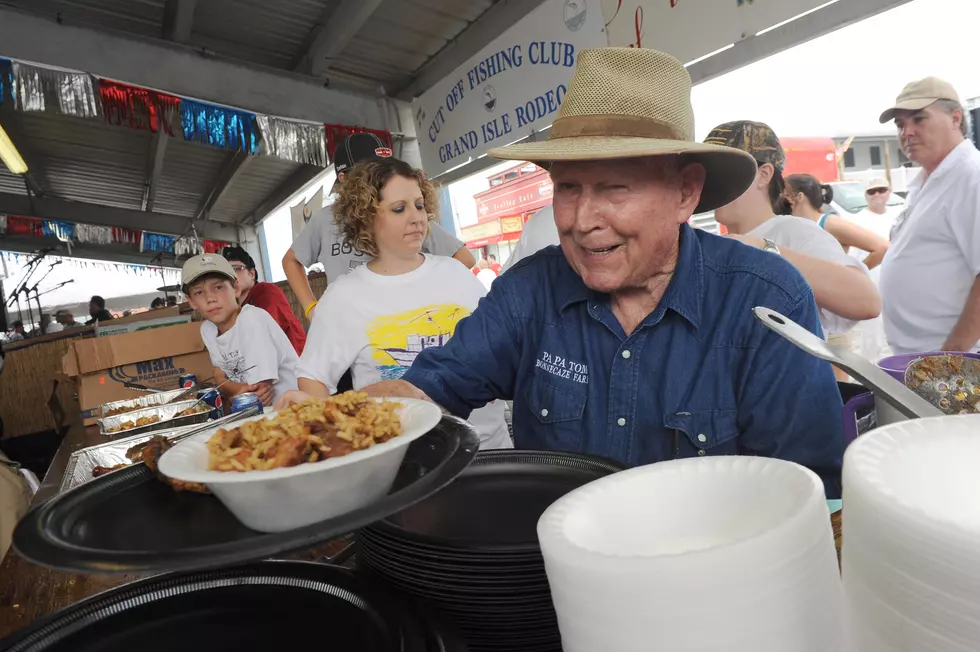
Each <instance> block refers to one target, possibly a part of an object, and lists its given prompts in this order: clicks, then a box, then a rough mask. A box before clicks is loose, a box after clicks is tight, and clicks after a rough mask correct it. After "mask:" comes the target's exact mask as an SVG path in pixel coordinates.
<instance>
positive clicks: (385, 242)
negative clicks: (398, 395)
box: [280, 159, 513, 449]
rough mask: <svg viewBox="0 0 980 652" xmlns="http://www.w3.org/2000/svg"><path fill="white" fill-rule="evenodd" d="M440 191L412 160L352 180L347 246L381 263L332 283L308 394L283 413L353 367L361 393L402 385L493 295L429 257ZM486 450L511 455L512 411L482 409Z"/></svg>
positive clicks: (310, 353)
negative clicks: (420, 358) (425, 246)
mask: <svg viewBox="0 0 980 652" xmlns="http://www.w3.org/2000/svg"><path fill="white" fill-rule="evenodd" d="M436 204H437V202H436V193H435V190H434V188H433V187H432V184H431V183H429V181H428V180H427V179H426V178H425V175H424V174H423V173H422V172H421V171H420V170H416V169H414V168H412V167H411V166H410V165H408V164H407V163H405V162H404V161H400V160H398V159H386V160H384V161H378V162H371V163H364V164H361V165H358V166H357V167H355V168H354V169H353V170H352V171H351V172H350V173H348V174H347V176H346V177H345V179H344V181H343V184H342V185H341V187H340V192H339V193H338V197H337V201H336V202H335V204H334V219H336V221H337V225H338V226H339V227H340V229H341V231H342V232H343V234H344V240H345V241H346V243H347V244H349V245H350V246H352V247H353V248H355V249H356V250H358V251H360V252H363V253H364V254H366V255H368V256H370V257H371V260H370V261H368V263H367V264H365V265H361V266H360V267H357V268H356V269H354V270H352V271H351V272H350V273H348V274H346V275H345V276H343V277H342V278H341V279H340V280H339V281H337V282H335V283H331V284H330V285H329V286H328V287H327V291H326V292H325V293H324V295H323V297H322V298H321V299H320V303H319V307H318V308H317V311H316V313H314V316H313V324H312V325H311V327H310V332H309V336H308V338H307V345H306V348H305V350H304V351H303V355H302V357H301V358H300V364H299V368H298V370H297V371H298V376H299V389H300V391H299V392H297V393H293V392H290V393H289V394H287V395H284V396H283V397H282V399H281V400H280V406H282V405H286V404H288V403H289V402H291V401H294V400H301V399H302V398H305V397H306V396H308V395H312V396H319V397H326V396H328V395H329V394H331V393H334V392H336V390H337V382H338V381H339V380H340V377H341V376H342V375H343V373H344V372H345V371H347V369H348V368H349V369H351V371H352V373H353V380H354V388H355V389H359V388H361V387H364V386H366V385H370V384H372V383H375V382H378V381H380V380H392V379H397V378H401V376H402V374H404V373H405V372H406V371H407V370H408V368H409V367H410V366H411V364H412V361H413V360H414V359H415V356H416V355H417V354H418V353H419V351H421V350H422V349H425V348H428V347H430V346H441V345H442V344H444V343H445V342H446V341H448V340H449V338H450V337H452V334H453V332H454V331H455V329H456V323H457V322H459V321H460V320H461V319H463V318H464V317H466V316H468V315H469V314H470V313H471V312H472V311H473V310H474V309H475V308H476V305H477V303H479V301H480V299H481V298H483V296H484V295H485V294H486V289H485V288H484V287H483V284H482V283H480V281H478V280H477V279H476V278H475V277H474V276H473V274H471V273H470V271H469V270H468V269H467V268H466V267H465V266H463V265H461V264H460V263H459V262H457V261H456V260H454V259H452V258H448V257H445V256H433V255H431V254H423V253H422V241H423V240H425V234H426V231H427V230H428V223H429V216H430V215H433V214H435V213H436V210H437V206H436ZM470 422H471V423H472V424H473V426H474V427H475V428H476V429H477V431H478V432H479V433H480V441H481V444H480V445H481V448H483V449H488V448H511V447H512V446H513V444H512V443H511V440H510V437H509V435H508V432H507V425H506V423H505V421H504V406H503V403H501V402H499V401H495V402H493V403H490V404H488V405H486V406H485V407H482V408H480V409H477V410H474V411H473V413H472V414H471V415H470Z"/></svg>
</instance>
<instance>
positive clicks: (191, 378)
mask: <svg viewBox="0 0 980 652" xmlns="http://www.w3.org/2000/svg"><path fill="white" fill-rule="evenodd" d="M177 384H178V386H179V387H180V388H181V389H190V388H191V387H193V386H194V385H196V384H197V376H196V375H195V374H181V375H180V376H179V377H178V378H177Z"/></svg>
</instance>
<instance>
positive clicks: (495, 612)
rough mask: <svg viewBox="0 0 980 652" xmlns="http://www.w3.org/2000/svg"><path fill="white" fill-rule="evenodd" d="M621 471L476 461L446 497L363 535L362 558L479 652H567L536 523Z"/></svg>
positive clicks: (597, 465) (580, 458)
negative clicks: (562, 501) (561, 501)
mask: <svg viewBox="0 0 980 652" xmlns="http://www.w3.org/2000/svg"><path fill="white" fill-rule="evenodd" d="M622 468H623V467H622V466H620V465H618V464H616V463H614V462H609V461H606V460H602V459H598V458H594V457H588V456H584V455H574V454H571V453H551V452H537V451H488V452H485V453H479V454H478V455H477V457H476V459H475V460H474V461H473V463H472V464H471V465H470V467H469V468H468V469H467V470H466V471H464V472H463V473H462V474H461V475H460V476H459V477H458V478H457V479H456V480H455V481H454V482H453V483H452V484H450V485H449V486H448V487H446V488H445V489H443V490H442V491H440V492H439V493H437V494H435V495H433V496H430V497H429V498H427V499H425V500H423V501H422V502H420V503H417V504H415V505H413V506H412V507H409V508H408V509H406V510H404V511H402V512H399V513H397V514H395V515H393V516H390V517H388V518H387V519H385V520H383V521H380V522H378V523H376V524H374V525H372V526H370V527H368V528H365V529H363V530H361V532H360V534H359V535H358V542H359V546H360V549H359V555H358V559H359V561H360V564H361V566H362V567H363V568H365V569H368V570H370V571H371V572H372V573H373V574H375V575H377V576H379V577H380V578H382V579H383V580H384V581H386V582H388V583H389V584H391V585H392V586H394V587H397V588H398V589H400V590H401V591H403V592H405V593H408V594H410V595H413V596H415V597H417V598H419V599H420V600H422V601H423V602H426V603H428V604H430V605H433V606H435V607H437V608H438V609H439V610H440V611H441V612H442V613H444V614H445V615H446V616H448V617H449V618H450V619H452V621H453V622H454V623H455V625H456V626H457V628H458V629H459V631H460V632H461V634H462V635H463V638H464V639H465V640H466V643H467V644H468V645H469V648H470V650H472V651H473V652H484V651H488V652H489V651H490V650H493V651H498V652H504V651H507V650H514V651H518V650H519V651H521V652H545V651H549V650H561V638H560V635H559V632H558V623H557V621H556V619H555V611H554V608H553V607H552V603H551V593H550V591H549V589H548V578H547V576H546V575H545V570H544V561H543V559H542V557H541V550H540V548H539V547H538V537H537V523H538V518H540V516H541V514H542V513H544V511H545V509H547V508H548V506H549V505H551V504H552V503H553V502H554V501H555V500H557V499H558V498H560V497H561V496H563V495H565V494H566V493H568V492H569V491H571V490H573V489H576V488H578V487H580V486H582V485H584V484H586V483H588V482H591V481H592V480H595V479H597V478H600V477H603V476H605V475H609V474H610V473H615V472H616V471H619V470H621V469H622Z"/></svg>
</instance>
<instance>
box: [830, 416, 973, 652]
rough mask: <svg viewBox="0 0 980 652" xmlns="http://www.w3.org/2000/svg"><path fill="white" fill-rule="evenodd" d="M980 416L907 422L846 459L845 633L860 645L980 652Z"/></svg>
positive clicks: (870, 649) (879, 650) (898, 650)
mask: <svg viewBox="0 0 980 652" xmlns="http://www.w3.org/2000/svg"><path fill="white" fill-rule="evenodd" d="M978 432H980V417H978V416H976V415H967V416H943V417H936V418H931V419H915V420H909V421H903V422H901V423H896V424H893V425H890V426H886V427H883V428H880V429H877V430H875V431H873V432H870V433H868V434H866V435H863V436H862V437H860V438H858V440H857V441H856V442H855V443H854V444H853V445H851V447H850V448H848V450H847V453H846V454H845V456H844V503H845V504H846V505H847V508H846V509H845V510H844V523H843V529H844V532H845V533H846V535H845V536H844V547H843V550H842V554H841V558H842V560H843V574H844V578H845V583H844V592H845V607H846V613H847V616H846V631H847V634H848V648H847V649H849V650H854V651H855V652H857V651H860V652H885V651H886V650H887V651H888V652H922V651H924V650H929V651H931V652H967V651H970V652H975V651H976V650H977V649H978V641H980V501H978V500H977V496H978V495H980V474H978V473H977V468H978V466H980V437H978Z"/></svg>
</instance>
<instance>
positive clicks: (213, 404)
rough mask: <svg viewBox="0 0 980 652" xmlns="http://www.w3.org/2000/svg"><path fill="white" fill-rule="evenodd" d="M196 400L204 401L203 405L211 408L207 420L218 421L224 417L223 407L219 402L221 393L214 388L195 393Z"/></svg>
mask: <svg viewBox="0 0 980 652" xmlns="http://www.w3.org/2000/svg"><path fill="white" fill-rule="evenodd" d="M197 398H198V400H200V399H204V403H205V405H207V406H208V407H210V408H211V411H210V412H208V419H220V418H221V417H223V416H225V410H224V406H223V405H222V402H221V393H220V392H218V390H216V389H214V388H210V389H202V390H200V391H199V392H198V393H197Z"/></svg>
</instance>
